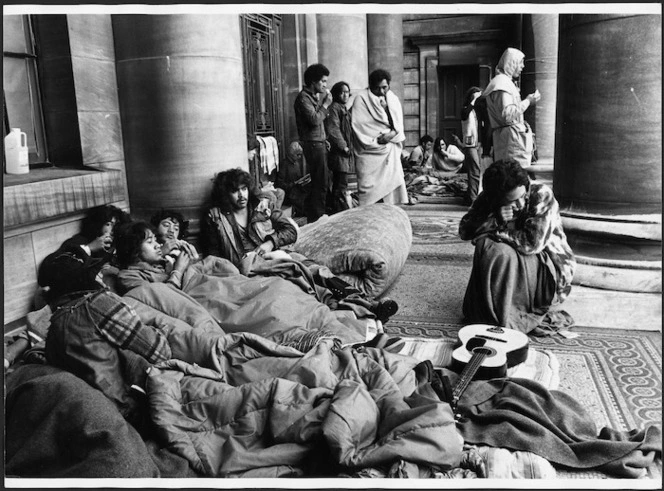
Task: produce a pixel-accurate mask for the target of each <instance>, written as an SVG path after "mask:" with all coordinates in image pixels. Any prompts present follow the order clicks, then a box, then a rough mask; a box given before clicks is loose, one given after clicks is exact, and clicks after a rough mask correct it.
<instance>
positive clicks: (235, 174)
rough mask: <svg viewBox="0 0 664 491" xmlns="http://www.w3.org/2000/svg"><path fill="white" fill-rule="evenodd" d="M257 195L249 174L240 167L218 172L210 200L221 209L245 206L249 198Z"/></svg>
mask: <svg viewBox="0 0 664 491" xmlns="http://www.w3.org/2000/svg"><path fill="white" fill-rule="evenodd" d="M255 196H257V191H256V189H255V186H254V184H253V179H252V178H251V174H249V173H248V172H247V171H244V170H242V169H239V168H236V169H229V170H225V171H223V172H220V173H219V174H217V175H216V177H215V178H214V184H213V185H212V202H213V204H214V205H215V206H218V207H219V208H221V209H222V210H223V211H236V210H240V209H242V208H246V207H247V205H248V204H249V200H250V199H253V198H255Z"/></svg>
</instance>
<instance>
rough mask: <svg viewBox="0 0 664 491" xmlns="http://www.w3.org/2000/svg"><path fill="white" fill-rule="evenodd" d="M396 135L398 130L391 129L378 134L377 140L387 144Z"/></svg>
mask: <svg viewBox="0 0 664 491" xmlns="http://www.w3.org/2000/svg"><path fill="white" fill-rule="evenodd" d="M395 135H396V132H395V131H394V130H390V132H389V133H383V134H381V135H378V138H377V139H376V141H377V142H378V143H380V144H381V145H385V144H386V143H388V142H390V141H391V140H392V138H394V137H395Z"/></svg>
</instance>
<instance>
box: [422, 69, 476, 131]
mask: <svg viewBox="0 0 664 491" xmlns="http://www.w3.org/2000/svg"><path fill="white" fill-rule="evenodd" d="M479 80H480V67H479V65H450V66H440V65H439V66H438V81H439V92H438V93H439V101H440V106H439V107H440V111H439V113H438V114H439V115H440V116H439V118H438V135H437V136H442V137H443V139H444V140H445V141H446V142H447V143H448V144H449V143H454V139H453V138H452V135H457V136H459V137H461V109H462V108H463V98H464V95H465V94H466V91H467V90H468V89H469V88H470V87H472V86H473V85H475V86H479ZM432 136H433V135H432Z"/></svg>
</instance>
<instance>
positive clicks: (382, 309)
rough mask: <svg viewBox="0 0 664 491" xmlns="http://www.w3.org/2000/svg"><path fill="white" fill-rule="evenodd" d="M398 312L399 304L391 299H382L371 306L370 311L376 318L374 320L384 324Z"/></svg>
mask: <svg viewBox="0 0 664 491" xmlns="http://www.w3.org/2000/svg"><path fill="white" fill-rule="evenodd" d="M398 310H399V304H397V303H396V302H395V301H394V300H392V299H391V298H384V299H382V300H379V301H377V302H375V304H374V305H373V306H372V308H371V311H372V312H373V313H374V315H375V316H376V319H377V320H379V321H380V322H382V323H383V324H385V323H386V322H387V321H388V320H389V319H390V317H392V316H393V315H394V314H396V313H397V312H398Z"/></svg>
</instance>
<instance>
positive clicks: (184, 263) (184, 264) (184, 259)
mask: <svg viewBox="0 0 664 491" xmlns="http://www.w3.org/2000/svg"><path fill="white" fill-rule="evenodd" d="M190 262H191V256H190V255H189V254H187V253H186V252H185V251H182V254H180V255H179V256H178V258H177V259H176V260H175V264H174V265H173V271H179V272H180V273H184V272H185V271H186V270H187V268H188V267H189V263H190Z"/></svg>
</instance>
